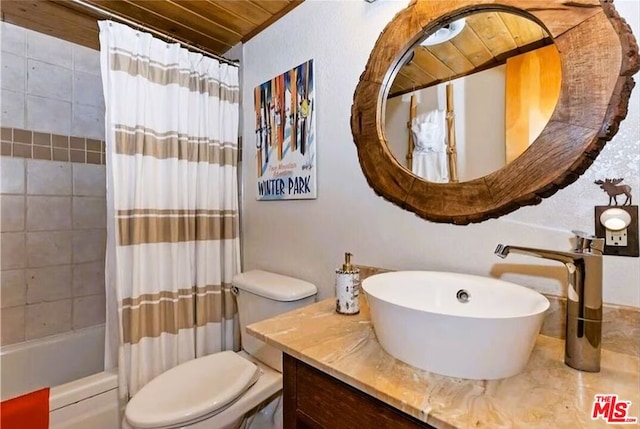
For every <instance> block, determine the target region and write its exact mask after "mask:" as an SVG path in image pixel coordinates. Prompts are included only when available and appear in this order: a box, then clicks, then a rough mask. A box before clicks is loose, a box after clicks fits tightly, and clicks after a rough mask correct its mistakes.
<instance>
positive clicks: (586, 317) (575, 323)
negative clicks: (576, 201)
mask: <svg viewBox="0 0 640 429" xmlns="http://www.w3.org/2000/svg"><path fill="white" fill-rule="evenodd" d="M576 239H577V240H578V245H577V246H576V247H577V248H576V250H574V251H573V252H560V251H556V250H546V249H535V248H532V247H522V246H510V245H504V244H498V247H496V250H495V254H496V255H497V256H499V257H500V258H503V259H504V258H506V257H507V256H508V255H509V254H510V253H519V254H522V255H528V256H533V257H536V258H544V259H550V260H553V261H557V262H560V263H562V264H564V265H565V267H566V268H567V275H568V290H567V319H566V343H565V363H566V364H567V365H569V366H571V367H572V368H576V369H578V370H581V371H590V372H597V371H600V342H601V338H602V253H601V251H600V249H601V248H602V243H601V241H603V240H602V239H597V238H595V237H586V236H585V235H584V234H583V233H581V234H580V235H577V237H576ZM586 240H588V241H586Z"/></svg>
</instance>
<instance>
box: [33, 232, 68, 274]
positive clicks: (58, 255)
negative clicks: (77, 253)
mask: <svg viewBox="0 0 640 429" xmlns="http://www.w3.org/2000/svg"><path fill="white" fill-rule="evenodd" d="M26 242H27V244H26V246H27V266H28V267H30V268H36V267H46V266H50V265H59V264H69V263H70V262H71V231H57V232H28V233H27V240H26Z"/></svg>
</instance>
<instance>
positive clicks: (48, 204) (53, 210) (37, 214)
mask: <svg viewBox="0 0 640 429" xmlns="http://www.w3.org/2000/svg"><path fill="white" fill-rule="evenodd" d="M65 229H71V197H40V196H38V197H31V196H30V197H27V230H28V231H56V230H65Z"/></svg>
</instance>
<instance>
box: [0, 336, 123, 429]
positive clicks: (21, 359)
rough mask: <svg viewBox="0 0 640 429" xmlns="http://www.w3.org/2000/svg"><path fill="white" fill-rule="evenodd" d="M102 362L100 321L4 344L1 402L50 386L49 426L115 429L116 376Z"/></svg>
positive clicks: (0, 359)
mask: <svg viewBox="0 0 640 429" xmlns="http://www.w3.org/2000/svg"><path fill="white" fill-rule="evenodd" d="M103 362H104V325H100V326H95V327H91V328H86V329H80V330H77V331H74V332H69V333H65V334H61V335H55V336H51V337H46V338H42V339H39V340H32V341H27V342H24V343H20V344H14V345H10V346H5V347H2V348H0V370H1V374H2V376H1V377H0V383H1V384H0V393H1V397H2V400H5V399H9V398H13V397H15V396H19V395H23V394H25V393H29V392H32V391H34V390H37V389H40V388H43V387H50V388H51V392H50V398H49V411H50V429H85V428H92V429H116V428H118V427H119V412H118V377H117V375H116V374H115V373H113V372H104V371H103V368H104V364H103Z"/></svg>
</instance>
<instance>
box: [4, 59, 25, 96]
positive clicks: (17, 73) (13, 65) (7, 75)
mask: <svg viewBox="0 0 640 429" xmlns="http://www.w3.org/2000/svg"><path fill="white" fill-rule="evenodd" d="M26 75H27V72H26V69H25V58H24V57H22V56H20V55H14V54H9V53H6V52H3V53H2V79H0V81H1V82H2V89H8V90H11V91H15V92H24V87H25V86H24V82H25V77H26Z"/></svg>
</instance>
